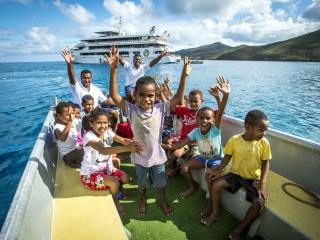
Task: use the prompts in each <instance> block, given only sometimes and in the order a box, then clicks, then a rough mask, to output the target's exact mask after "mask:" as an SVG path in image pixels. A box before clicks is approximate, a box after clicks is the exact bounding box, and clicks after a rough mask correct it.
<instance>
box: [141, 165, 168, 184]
mask: <svg viewBox="0 0 320 240" xmlns="http://www.w3.org/2000/svg"><path fill="white" fill-rule="evenodd" d="M136 174H137V182H138V186H139V187H146V186H147V184H148V183H150V182H152V183H153V185H154V186H155V187H157V188H163V187H165V186H166V177H165V165H164V163H163V164H160V165H154V166H152V167H148V168H147V167H144V166H141V165H139V164H136Z"/></svg>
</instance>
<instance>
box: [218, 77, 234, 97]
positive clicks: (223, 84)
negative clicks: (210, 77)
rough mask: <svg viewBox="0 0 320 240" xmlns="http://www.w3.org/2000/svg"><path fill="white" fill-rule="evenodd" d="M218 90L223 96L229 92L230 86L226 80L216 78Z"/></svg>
mask: <svg viewBox="0 0 320 240" xmlns="http://www.w3.org/2000/svg"><path fill="white" fill-rule="evenodd" d="M217 82H218V88H219V90H220V91H221V92H222V93H224V94H229V93H230V92H231V88H230V84H229V81H228V80H225V79H224V77H223V76H219V77H217Z"/></svg>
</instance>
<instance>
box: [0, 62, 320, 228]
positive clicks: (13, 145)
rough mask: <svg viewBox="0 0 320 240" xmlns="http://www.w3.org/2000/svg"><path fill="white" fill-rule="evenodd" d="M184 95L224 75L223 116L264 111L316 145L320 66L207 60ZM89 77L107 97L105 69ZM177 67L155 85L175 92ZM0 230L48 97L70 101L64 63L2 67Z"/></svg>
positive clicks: (160, 69)
mask: <svg viewBox="0 0 320 240" xmlns="http://www.w3.org/2000/svg"><path fill="white" fill-rule="evenodd" d="M192 68H193V69H192V73H191V76H190V77H189V79H188V84H187V92H189V91H190V90H191V89H193V88H198V89H200V90H202V91H203V92H204V94H205V98H206V100H207V103H206V104H207V105H211V104H212V105H213V106H215V104H214V103H213V98H212V97H211V96H210V95H209V93H208V92H207V90H208V88H209V86H213V85H215V84H216V81H215V77H216V76H218V75H223V76H225V77H226V78H227V79H229V80H230V82H231V88H232V93H231V96H230V99H229V103H228V106H227V110H226V113H227V114H228V115H231V116H234V117H237V118H240V119H243V118H244V116H245V114H246V112H248V111H249V110H250V109H253V108H259V109H261V110H263V111H264V112H265V113H266V114H267V115H268V117H269V119H270V123H271V127H272V128H275V129H279V130H282V131H284V132H288V133H291V134H294V135H298V136H301V137H304V138H307V139H310V140H313V141H317V142H320V125H319V120H320V107H319V106H320V63H319V62H318V63H304V62H255V61H205V62H204V64H199V65H192ZM83 69H90V70H91V71H92V72H93V83H94V84H96V85H97V86H98V87H100V88H101V89H102V90H104V91H105V92H107V90H108V87H109V72H110V71H109V68H108V67H107V66H105V65H75V71H76V75H77V76H79V73H80V71H81V70H83ZM181 69H182V65H181V64H169V65H167V64H162V65H156V66H155V67H154V68H152V69H151V70H150V71H149V74H150V75H154V74H157V75H158V78H159V81H160V82H162V79H163V78H164V77H165V76H167V75H168V76H169V78H170V82H171V86H172V88H173V89H174V90H176V89H177V86H178V82H179V79H180V73H181ZM0 72H1V73H2V74H1V76H0V84H1V88H0V96H1V103H0V196H1V197H0V206H1V207H0V226H2V224H3V221H4V219H5V216H6V213H7V211H8V208H9V207H10V203H11V201H12V198H13V196H14V193H15V191H16V188H17V185H18V183H19V180H20V177H21V175H22V173H23V170H24V167H25V165H26V162H27V160H28V158H29V155H30V153H31V150H32V148H33V145H34V143H35V140H36V138H37V135H38V133H39V131H40V128H41V126H42V124H43V121H44V119H45V117H46V114H47V112H48V110H49V107H50V105H51V102H52V98H53V97H54V96H57V97H58V98H60V99H65V100H71V93H70V90H69V80H68V75H67V71H66V65H65V63H64V62H47V63H46V62H41V63H0ZM124 82H125V76H124V70H123V68H120V75H119V86H120V87H119V88H120V89H119V90H120V92H121V93H122V94H123V93H124V89H123V86H124Z"/></svg>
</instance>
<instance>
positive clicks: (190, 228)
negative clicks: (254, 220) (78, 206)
mask: <svg viewBox="0 0 320 240" xmlns="http://www.w3.org/2000/svg"><path fill="white" fill-rule="evenodd" d="M121 169H122V170H124V171H125V172H126V173H128V174H129V175H130V177H132V178H133V180H132V181H131V182H130V184H127V185H125V186H124V188H125V189H127V191H128V197H127V199H125V200H122V201H120V202H121V203H122V205H123V207H124V208H125V211H126V215H125V216H122V217H121V219H122V222H123V225H124V226H125V227H126V228H127V229H128V230H129V231H130V232H131V234H132V239H133V240H163V239H168V240H171V239H174V240H180V239H181V240H182V239H190V240H197V239H201V240H205V239H215V240H219V239H227V235H228V233H230V232H231V231H232V230H233V229H234V228H235V227H236V226H237V224H238V223H239V222H238V220H237V219H235V218H234V217H233V216H232V215H231V214H230V213H228V212H227V211H226V210H225V209H223V208H222V207H221V210H220V220H219V221H217V222H216V223H215V224H213V225H211V226H205V225H203V224H201V222H200V212H201V210H202V209H203V208H204V206H205V204H206V200H205V192H204V191H202V190H198V191H197V192H196V193H194V194H193V195H191V196H190V197H188V198H187V199H181V198H180V197H179V193H180V192H181V191H183V190H184V189H185V188H186V187H187V185H186V183H185V181H184V179H183V177H182V176H177V177H175V178H173V179H168V181H167V200H168V201H169V203H171V205H172V206H173V208H174V212H173V214H172V215H171V216H169V217H167V216H165V215H164V214H163V212H162V210H161V208H160V207H159V204H158V196H159V195H158V191H157V189H155V188H154V187H153V186H149V187H148V190H147V198H148V211H147V214H146V215H145V216H139V215H138V214H137V206H138V202H139V195H138V190H137V185H133V184H135V183H136V179H135V175H136V174H135V169H134V165H133V164H129V163H123V164H122V166H121ZM241 239H246V237H245V236H244V237H242V238H241ZM255 239H261V238H258V237H256V238H255Z"/></svg>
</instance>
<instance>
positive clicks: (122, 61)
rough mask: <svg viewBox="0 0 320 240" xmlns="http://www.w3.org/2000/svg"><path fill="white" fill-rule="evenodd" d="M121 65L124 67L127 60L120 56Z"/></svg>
mask: <svg viewBox="0 0 320 240" xmlns="http://www.w3.org/2000/svg"><path fill="white" fill-rule="evenodd" d="M119 63H120V64H121V65H122V66H123V65H124V64H125V63H126V60H124V58H123V57H122V56H121V55H119Z"/></svg>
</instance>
